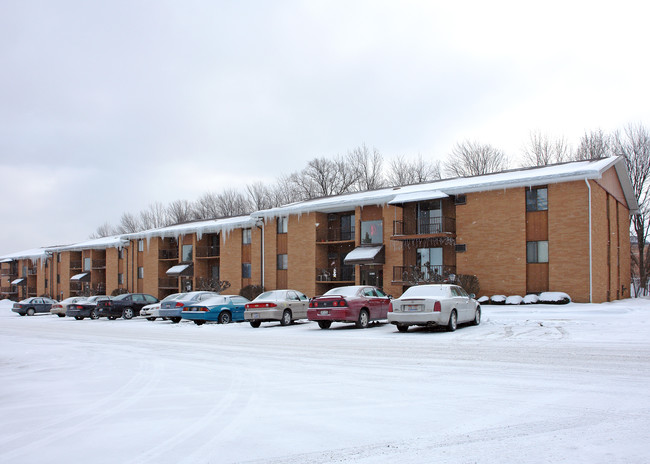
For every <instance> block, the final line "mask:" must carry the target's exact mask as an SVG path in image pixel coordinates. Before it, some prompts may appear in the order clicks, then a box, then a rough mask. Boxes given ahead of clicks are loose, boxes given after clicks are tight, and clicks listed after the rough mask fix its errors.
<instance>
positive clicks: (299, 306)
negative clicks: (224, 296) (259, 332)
mask: <svg viewBox="0 0 650 464" xmlns="http://www.w3.org/2000/svg"><path fill="white" fill-rule="evenodd" d="M308 306H309V298H307V297H306V296H305V295H304V294H303V293H301V292H299V291H297V290H273V291H270V292H264V293H261V294H260V295H258V296H257V298H255V299H254V300H253V301H251V302H250V303H247V304H246V311H244V319H245V320H247V321H248V322H250V324H251V326H253V327H255V328H257V327H259V326H260V324H261V323H262V322H271V321H280V324H281V325H289V324H291V323H292V322H293V321H295V320H297V319H306V318H307V307H308Z"/></svg>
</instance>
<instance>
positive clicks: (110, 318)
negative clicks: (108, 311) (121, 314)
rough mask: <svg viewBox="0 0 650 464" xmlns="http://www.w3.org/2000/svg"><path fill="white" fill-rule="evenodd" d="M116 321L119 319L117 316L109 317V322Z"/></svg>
mask: <svg viewBox="0 0 650 464" xmlns="http://www.w3.org/2000/svg"><path fill="white" fill-rule="evenodd" d="M115 319H117V316H108V320H109V321H114V320H115Z"/></svg>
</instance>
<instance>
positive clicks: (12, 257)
mask: <svg viewBox="0 0 650 464" xmlns="http://www.w3.org/2000/svg"><path fill="white" fill-rule="evenodd" d="M52 250H53V249H52V248H32V249H30V250H23V251H17V252H15V253H10V254H8V255H4V256H0V260H2V262H3V263H9V262H11V261H17V260H19V259H31V260H32V261H37V260H39V259H41V258H45V257H47V256H48V255H49V254H50V252H51V251H52Z"/></svg>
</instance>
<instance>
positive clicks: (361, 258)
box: [343, 245, 384, 264]
mask: <svg viewBox="0 0 650 464" xmlns="http://www.w3.org/2000/svg"><path fill="white" fill-rule="evenodd" d="M383 249H384V246H383V245H380V246H359V247H356V248H355V249H354V250H352V251H351V252H349V253H348V254H347V255H346V256H345V259H344V260H343V261H344V263H345V264H361V263H365V262H371V261H374V260H375V257H376V256H377V255H378V254H379V253H380V252H381V250H383Z"/></svg>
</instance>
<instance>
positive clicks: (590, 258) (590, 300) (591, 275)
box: [585, 179, 593, 303]
mask: <svg viewBox="0 0 650 464" xmlns="http://www.w3.org/2000/svg"><path fill="white" fill-rule="evenodd" d="M585 184H587V190H588V191H589V303H592V302H593V258H592V243H591V185H589V180H588V179H585Z"/></svg>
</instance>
